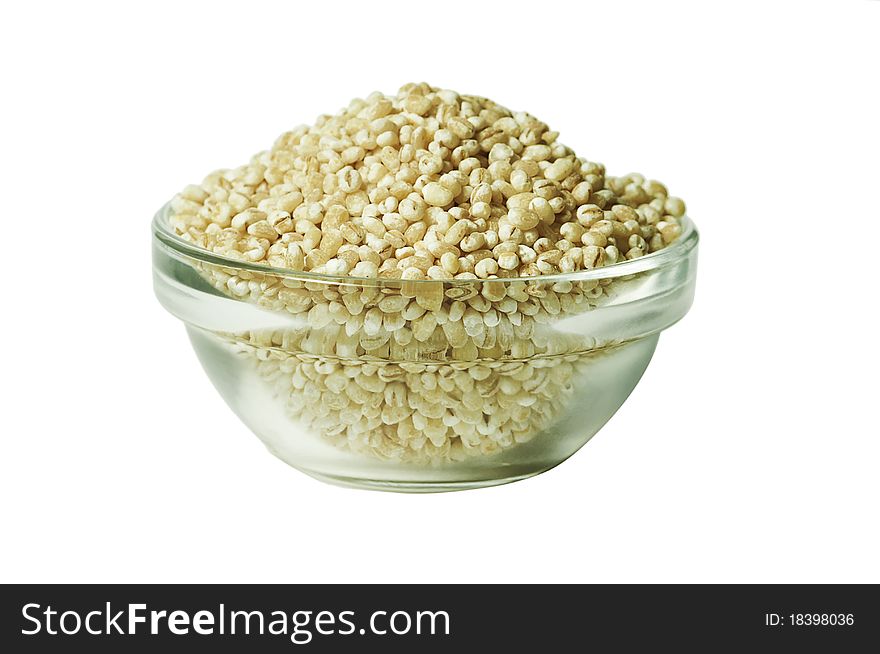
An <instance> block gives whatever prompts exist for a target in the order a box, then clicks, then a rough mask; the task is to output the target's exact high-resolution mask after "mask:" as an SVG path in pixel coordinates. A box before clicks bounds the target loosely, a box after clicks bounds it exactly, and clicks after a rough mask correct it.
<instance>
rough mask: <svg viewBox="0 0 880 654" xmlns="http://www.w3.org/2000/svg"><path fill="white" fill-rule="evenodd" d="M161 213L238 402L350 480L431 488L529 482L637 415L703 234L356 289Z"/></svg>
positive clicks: (262, 427)
mask: <svg viewBox="0 0 880 654" xmlns="http://www.w3.org/2000/svg"><path fill="white" fill-rule="evenodd" d="M169 216H170V208H169V207H168V206H167V205H166V206H165V207H164V208H163V209H162V210H160V211H159V213H158V214H156V217H155V219H154V220H153V229H152V231H153V239H152V241H153V280H154V287H155V292H156V296H157V297H158V298H159V301H160V302H161V303H162V305H163V306H164V307H165V308H166V309H167V310H168V311H170V312H171V313H172V314H173V315H175V316H177V317H178V318H180V319H181V320H182V321H183V323H184V325H185V326H186V330H187V332H188V334H189V338H190V341H191V342H192V345H193V348H194V349H195V351H196V354H197V355H198V358H199V360H200V361H201V363H202V366H203V367H204V369H205V372H206V373H207V374H208V377H209V378H210V379H211V381H212V382H213V384H214V386H215V387H216V388H217V390H218V391H219V393H220V394H221V395H222V396H223V399H224V400H225V401H226V402H227V403H228V404H229V406H230V407H231V408H232V410H233V411H234V412H235V413H236V414H237V415H238V416H239V418H241V420H242V421H243V422H244V423H245V424H246V425H247V426H248V427H249V428H250V429H251V430H252V431H253V432H254V433H255V434H256V435H257V436H258V437H259V438H260V439H261V440H262V441H263V442H264V443H265V444H266V446H267V447H268V448H269V450H270V451H271V452H272V453H273V454H275V455H276V456H277V457H279V458H280V459H282V460H283V461H285V462H286V463H288V464H290V465H291V466H293V467H295V468H297V469H299V470H301V471H303V472H305V473H307V474H309V475H311V476H313V477H316V478H318V479H321V480H324V481H328V482H331V483H334V484H340V485H346V486H354V487H360V488H372V489H381V490H393V491H410V492H419V491H422V492H431V491H450V490H463V489H468V488H479V487H483V486H492V485H496V484H503V483H507V482H512V481H517V480H520V479H524V478H526V477H531V476H532V475H536V474H538V473H541V472H543V471H545V470H548V469H550V468H552V467H554V466H555V465H557V464H559V463H561V462H562V461H564V460H565V459H567V458H568V457H569V456H571V455H572V454H574V453H575V452H576V451H577V450H578V449H579V448H580V447H581V446H582V445H584V443H586V442H587V441H588V440H590V438H591V437H592V436H593V435H594V434H595V433H596V432H597V431H598V430H599V429H600V428H601V427H602V425H604V424H605V423H606V422H607V421H608V419H609V418H610V417H611V416H612V415H614V412H615V411H617V409H618V408H619V407H620V405H621V404H623V402H624V400H625V399H626V398H627V397H628V396H629V394H630V392H631V391H632V390H633V388H634V387H635V385H636V384H637V383H638V381H639V379H640V378H641V376H642V373H643V372H644V371H645V368H646V367H647V365H648V363H649V362H650V360H651V356H652V354H653V352H654V348H655V347H656V345H657V339H658V338H659V336H660V332H661V331H662V330H663V329H665V328H666V327H669V326H670V325H672V324H673V323H675V322H676V321H678V320H679V319H680V318H681V317H682V316H683V315H684V314H685V313H686V312H687V310H688V309H689V308H690V305H691V302H692V301H693V294H694V283H695V275H696V263H697V242H698V234H697V231H696V229H695V228H694V225H693V223H691V221H690V220H689V219H687V218H683V219H682V227H683V229H682V234H681V236H680V237H679V238H678V240H676V241H675V242H674V243H672V244H671V245H670V246H668V247H667V248H665V249H663V250H660V251H658V252H655V253H653V254H649V255H646V256H644V257H640V258H637V259H634V260H632V261H626V262H623V263H618V264H614V265H611V266H606V267H602V268H595V269H591V270H582V271H578V272H574V273H564V274H557V275H545V276H541V277H520V278H505V279H489V280H452V281H434V280H413V281H406V280H397V279H358V278H353V277H334V276H330V275H323V274H315V273H306V272H294V271H291V270H286V269H279V268H271V267H269V266H265V265H260V264H249V263H246V262H242V261H236V260H233V259H228V258H224V257H221V256H217V255H215V254H213V253H211V252H209V251H207V250H204V249H202V248H200V247H198V246H195V245H193V244H191V243H189V242H187V241H185V240H183V239H182V238H180V237H179V236H177V235H176V234H175V233H174V231H173V229H172V227H171V225H170V223H169Z"/></svg>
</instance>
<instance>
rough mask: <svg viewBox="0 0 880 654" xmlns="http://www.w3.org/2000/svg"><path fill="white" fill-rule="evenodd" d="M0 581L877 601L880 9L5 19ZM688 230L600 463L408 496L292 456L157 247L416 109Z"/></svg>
mask: <svg viewBox="0 0 880 654" xmlns="http://www.w3.org/2000/svg"><path fill="white" fill-rule="evenodd" d="M0 13H2V16H0V60H2V62H3V63H2V67H3V68H2V80H3V83H2V89H3V91H2V93H3V101H2V105H0V107H2V108H0V111H2V122H0V130H2V134H0V165H2V170H0V173H2V180H3V182H2V189H3V191H2V218H0V223H2V234H3V237H2V244H3V263H4V265H3V268H4V270H5V274H4V277H3V284H2V288H3V295H2V297H3V310H2V311H3V317H2V329H3V334H2V338H3V344H4V347H3V354H2V359H0V361H2V380H3V386H4V388H3V392H2V398H3V400H2V402H3V404H2V411H3V413H2V415H3V422H2V424H3V426H2V455H0V467H2V470H0V525H2V527H0V530H2V532H3V535H2V537H0V548H2V557H0V580H2V581H4V582H12V581H20V582H23V581H28V582H49V581H91V582H160V581H180V582H199V581H203V582H204V581H210V582H221V581H227V582H245V581H248V582H343V581H358V582H368V581H386V582H395V581H403V582H431V581H444V582H464V581H473V582H490V581H496V582H514V581H528V582H538V581H547V582H551V581H553V582H569V581H570V582H660V581H667V582H670V581H671V582H710V581H724V582H786V581H787V582H866V581H872V582H880V557H878V556H877V552H878V551H880V528H878V515H877V514H878V510H877V505H878V497H880V481H878V461H880V440H878V436H880V428H878V406H880V403H878V384H877V367H878V364H880V357H878V344H877V343H878V335H880V328H878V327H880V325H878V319H877V311H876V306H877V298H878V295H880V294H878V292H877V276H878V275H877V252H878V228H880V200H878V195H880V188H878V182H880V165H878V156H880V127H878V121H880V102H878V96H877V88H878V75H880V38H878V35H880V2H870V1H868V0H862V1H857V0H853V1H848V2H826V3H820V2H815V3H814V2H760V3H754V4H750V3H743V2H727V3H715V2H711V3H710V2H701V3H693V4H679V3H672V2H652V3H650V4H648V3H633V2H614V3H610V2H601V3H585V2H577V3H575V2H552V1H548V0H542V1H541V2H527V3H515V2H503V3H489V2H484V3H479V2H473V1H471V2H453V1H451V0H446V1H444V2H430V3H418V2H400V3H395V2H363V3H357V4H356V5H355V4H354V3H352V5H351V6H350V7H348V6H345V5H343V4H342V3H339V2H314V3H293V2H287V3H282V2H276V3H271V2H256V1H250V2H247V3H243V2H210V3H209V2H204V3H200V2H173V3H167V4H164V3H158V2H150V3H141V4H140V5H139V6H137V7H134V6H132V5H131V3H107V4H105V5H98V4H95V3H57V4H54V5H52V4H45V3H38V2H27V3H25V2H19V3H6V4H4V6H3V9H2V10H0ZM422 80H425V81H429V82H430V83H431V84H434V85H437V86H443V87H448V88H454V89H456V90H459V91H462V92H472V93H477V94H480V95H484V96H487V97H490V98H493V99H495V100H497V101H498V102H500V103H502V104H504V105H506V106H508V107H511V108H512V109H518V110H527V111H530V112H531V113H533V114H535V115H537V116H538V117H539V118H541V119H543V120H545V121H546V122H548V123H549V124H550V125H551V126H552V127H554V128H555V129H558V130H560V131H561V133H562V137H561V140H562V141H563V142H565V143H567V144H569V145H571V146H572V147H574V148H575V149H577V150H578V152H579V153H581V154H582V155H584V156H587V157H589V158H591V159H593V160H598V161H602V162H604V163H605V164H606V165H607V166H608V169H609V171H610V172H611V173H616V174H622V173H625V172H629V171H631V170H638V171H640V172H643V173H645V174H647V175H648V176H650V177H654V178H657V179H660V180H662V181H664V182H665V183H667V185H668V186H669V187H670V189H671V191H672V192H673V193H675V194H677V195H681V196H682V197H684V198H685V199H686V201H687V203H688V206H689V213H690V215H691V216H692V217H693V218H694V220H695V221H696V222H697V224H698V226H699V227H700V228H701V231H702V237H703V240H702V244H701V255H700V271H699V275H698V284H697V298H696V302H695V304H694V307H693V309H692V311H691V312H690V314H688V315H687V316H686V317H685V319H684V320H683V321H682V322H681V323H679V324H678V325H676V326H674V327H673V328H672V329H670V330H669V331H668V332H667V333H666V334H665V335H664V336H663V338H662V339H661V341H660V346H659V348H658V350H657V354H656V356H655V359H654V361H653V363H652V364H651V366H650V367H649V369H648V371H647V373H646V374H645V377H644V379H643V381H642V382H641V384H640V385H639V386H638V388H637V389H636V390H635V392H634V393H633V395H632V396H631V398H630V399H629V401H628V402H627V403H626V404H625V405H624V406H623V408H622V409H621V410H620V411H619V413H618V414H617V415H616V416H615V417H614V418H613V419H612V420H611V422H609V423H608V425H607V426H606V427H605V428H604V429H603V430H602V431H601V432H600V433H599V434H598V435H597V436H596V437H595V439H593V441H591V442H590V443H589V444H588V445H587V446H586V447H584V449H583V450H581V451H580V452H579V453H578V454H576V455H575V456H574V457H573V458H572V459H570V460H569V461H568V462H566V463H564V464H563V465H561V466H560V467H558V468H557V469H555V470H553V471H551V472H549V473H547V474H544V475H541V476H539V477H537V478H535V479H532V480H529V481H525V482H521V483H517V484H513V485H509V486H504V487H498V488H493V489H488V490H482V491H471V492H466V493H452V494H441V495H433V496H408V495H396V494H383V493H375V492H364V491H353V490H344V489H340V488H335V487H332V486H327V485H323V484H320V483H319V482H317V481H313V480H312V479H310V478H309V477H306V476H304V475H302V474H300V473H298V472H296V471H294V470H293V469H291V468H288V467H287V466H286V465H285V464H283V463H282V462H281V461H279V460H276V459H275V458H273V457H272V456H270V455H269V454H268V453H267V452H266V451H265V449H264V448H263V446H262V445H261V444H260V442H259V441H258V439H257V438H255V437H254V436H253V435H252V434H250V433H249V432H248V430H247V429H246V428H245V427H244V426H243V425H242V424H240V423H239V422H238V420H237V419H236V418H235V417H234V416H233V414H232V413H231V412H230V410H229V409H228V408H227V407H226V405H225V404H224V403H223V401H222V400H221V399H220V398H219V396H218V395H216V393H215V392H214V390H213V388H212V387H211V385H210V384H209V382H208V380H207V378H206V377H205V376H204V374H203V373H202V371H201V369H200V367H199V365H198V363H197V361H196V358H195V355H194V354H193V353H192V351H191V350H190V347H189V344H188V342H187V339H186V335H185V333H184V330H183V326H182V325H181V324H180V323H179V322H177V321H176V319H174V318H173V317H172V316H171V315H169V314H167V313H166V312H165V311H164V310H163V309H162V308H161V307H160V306H159V304H158V302H157V301H156V300H155V298H154V297H153V295H152V289H151V273H150V247H149V222H150V219H151V218H152V215H153V213H154V211H155V210H156V209H158V208H159V207H160V206H161V205H162V204H163V203H164V202H165V201H166V200H167V199H168V198H169V197H170V196H171V195H172V194H173V193H175V192H176V191H177V190H178V189H179V188H181V187H182V186H184V185H185V184H187V183H189V182H197V181H199V180H200V179H201V178H202V177H203V175H204V174H205V173H207V172H209V171H211V170H213V169H214V168H218V167H224V166H235V165H238V164H240V163H244V162H245V161H246V160H247V158H248V157H249V156H250V155H251V154H252V153H253V152H256V151H258V150H262V149H265V148H267V147H268V146H270V145H271V143H272V141H273V140H274V138H275V136H276V135H277V134H279V133H281V132H282V131H284V130H286V129H289V128H291V127H293V126H295V125H297V124H299V123H303V122H311V121H313V120H314V118H315V117H316V116H317V115H318V114H319V113H324V112H335V111H336V110H338V109H339V108H341V107H342V106H344V105H345V104H347V102H348V101H349V100H350V99H351V98H352V97H355V96H365V95H366V94H368V93H369V92H371V91H373V90H382V91H385V92H387V93H392V92H394V91H396V89H397V88H398V87H399V86H400V85H401V84H403V83H405V82H408V81H422Z"/></svg>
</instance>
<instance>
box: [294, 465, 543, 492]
mask: <svg viewBox="0 0 880 654" xmlns="http://www.w3.org/2000/svg"><path fill="white" fill-rule="evenodd" d="M297 470H299V471H301V472H304V473H306V474H307V475H309V476H310V477H313V478H315V479H317V480H318V481H323V482H325V483H327V484H332V485H334V486H341V487H343V488H357V489H360V490H374V491H385V492H391V493H451V492H454V491H463V490H473V489H477V488H489V487H490V486H501V485H502V484H511V483H513V482H515V481H521V480H523V479H528V478H529V477H534V476H535V475H539V474H541V473H542V472H545V470H536V471H535V472H529V473H526V474H521V475H514V476H511V477H500V478H498V479H480V480H467V481H383V480H375V479H360V478H356V477H344V476H341V475H328V474H324V473H320V472H314V471H312V470H306V469H304V468H297Z"/></svg>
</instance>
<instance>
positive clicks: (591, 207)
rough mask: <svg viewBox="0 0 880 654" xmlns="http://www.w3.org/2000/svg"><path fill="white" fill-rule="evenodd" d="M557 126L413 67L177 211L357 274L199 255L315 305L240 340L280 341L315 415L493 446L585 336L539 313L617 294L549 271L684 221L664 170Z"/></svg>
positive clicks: (226, 238) (618, 251)
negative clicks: (561, 133) (277, 272)
mask: <svg viewBox="0 0 880 654" xmlns="http://www.w3.org/2000/svg"><path fill="white" fill-rule="evenodd" d="M557 136H558V134H557V132H554V131H552V130H550V128H549V127H548V126H547V125H546V124H545V123H543V122H541V121H539V120H538V119H536V118H535V117H533V116H531V115H530V114H527V113H521V112H520V113H514V112H511V111H508V110H507V109H505V108H504V107H501V106H499V105H497V104H496V103H494V102H492V101H491V100H487V99H485V98H480V97H477V96H470V95H461V94H458V93H456V92H454V91H449V90H441V89H436V88H433V87H430V86H428V85H426V84H408V85H406V86H404V87H402V88H401V89H400V91H399V93H398V94H397V96H395V97H387V96H385V95H382V94H379V93H374V94H372V95H371V96H369V97H368V98H367V99H365V100H361V99H358V100H354V101H352V102H351V104H350V105H349V106H348V107H347V108H346V109H345V110H343V111H342V112H340V113H339V114H337V115H335V116H329V115H325V116H321V117H319V118H318V120H317V121H316V123H315V124H314V125H313V126H310V127H308V126H303V127H299V128H297V129H295V130H293V131H291V132H287V133H285V134H283V135H282V136H281V137H280V138H279V139H278V140H277V141H276V143H275V145H274V146H273V148H272V149H271V150H269V151H267V152H262V153H260V154H258V155H256V156H254V157H253V158H252V160H251V161H250V163H248V164H247V165H245V166H242V167H240V168H236V169H233V170H223V171H218V172H215V173H213V174H211V175H209V176H208V177H207V178H206V179H205V180H204V181H203V182H202V184H201V185H198V186H189V187H187V188H186V189H184V191H182V192H181V193H180V194H179V195H178V196H177V197H175V198H174V200H173V201H172V216H171V219H170V220H171V225H172V226H173V228H174V229H175V230H176V231H177V233H178V234H179V235H180V236H181V237H183V238H184V239H186V240H188V241H190V242H192V243H194V244H196V245H198V246H200V247H202V248H205V249H206V250H209V251H211V252H213V253H215V254H218V255H221V256H223V257H225V258H227V259H231V260H233V261H243V262H249V263H253V264H265V265H267V266H272V267H274V268H281V269H285V270H289V271H303V272H306V273H318V274H323V275H331V276H335V277H346V278H358V279H360V280H362V282H359V283H353V284H350V285H345V284H343V285H339V284H327V283H322V282H321V281H309V278H308V275H305V276H303V278H302V280H301V281H296V280H291V279H287V280H285V281H283V282H282V281H281V279H280V278H278V277H275V276H273V275H272V274H270V273H269V272H268V271H267V274H266V275H265V276H264V275H261V274H260V273H255V272H253V271H250V272H244V271H237V270H235V269H234V268H231V267H230V268H220V267H211V268H209V269H206V270H205V271H204V272H205V275H206V277H207V278H208V279H210V280H211V282H212V283H213V284H214V285H215V286H217V288H219V289H221V290H222V291H223V292H224V293H226V294H229V295H231V296H233V297H236V298H241V299H246V300H249V301H253V302H256V303H258V304H260V305H261V306H264V307H267V308H271V309H275V310H286V311H289V312H290V313H293V314H303V315H304V316H306V317H307V322H306V323H305V324H304V325H302V327H299V328H291V329H290V330H283V331H279V332H273V333H271V334H266V333H261V334H257V333H247V334H237V335H235V337H234V338H235V340H237V342H238V343H239V345H240V346H241V347H242V348H244V349H245V351H251V352H255V353H257V354H259V352H260V348H264V349H265V348H268V350H266V351H268V352H269V354H266V353H265V352H263V354H261V355H260V357H259V358H260V360H261V363H260V364H259V365H260V366H261V369H263V371H264V373H265V374H266V375H267V377H269V378H272V379H273V380H275V381H276V383H278V384H279V387H278V392H279V393H282V394H284V393H286V394H288V395H289V396H290V397H289V398H288V399H289V404H291V412H292V413H294V414H296V415H297V416H298V417H299V419H300V420H306V421H308V422H310V423H311V425H312V427H314V428H315V429H317V430H318V431H320V432H321V433H322V434H323V435H324V436H326V437H329V438H331V439H333V440H334V441H336V442H338V443H339V444H341V445H344V446H345V447H348V448H352V449H355V450H358V451H367V452H370V453H372V454H377V455H379V456H382V457H385V458H394V459H398V458H399V459H408V460H435V459H446V458H461V457H464V456H469V455H473V454H491V453H494V452H496V451H498V450H499V449H503V448H504V447H507V446H509V445H512V444H514V443H515V442H521V441H524V440H528V439H529V438H531V437H532V436H533V435H534V434H535V433H536V432H537V431H538V430H539V429H540V428H542V426H543V425H545V424H546V423H547V422H548V421H549V420H550V419H551V418H552V416H553V414H554V412H555V407H556V406H557V405H558V404H559V401H560V396H561V395H564V392H565V389H566V387H567V385H568V380H569V378H570V377H571V374H572V372H571V370H570V368H571V365H569V363H565V362H559V363H565V366H568V368H566V367H565V366H561V367H560V369H559V370H556V371H554V370H553V368H554V366H553V365H550V364H548V363H547V362H546V361H544V360H542V357H547V356H556V355H561V354H564V353H565V352H582V351H583V350H584V349H589V348H585V347H584V346H583V344H580V345H578V344H572V343H571V342H569V341H570V340H571V339H570V338H567V337H566V338H564V337H562V336H561V335H556V336H554V335H553V333H552V330H543V331H542V330H540V329H536V324H537V325H541V324H546V323H550V322H552V320H553V319H554V317H555V316H557V315H559V314H567V313H576V312H580V311H585V310H588V309H589V308H590V307H592V306H595V305H596V304H597V303H599V302H600V300H601V298H602V296H603V294H605V293H608V292H609V291H610V289H609V287H608V285H607V284H606V283H605V282H606V281H607V280H602V281H599V280H592V281H578V280H576V279H562V280H556V281H554V282H553V283H543V282H541V277H543V276H547V275H557V274H560V273H573V272H575V271H578V270H583V269H590V268H596V267H601V266H607V265H611V264H614V263H617V262H619V261H623V260H626V259H634V258H637V257H641V256H643V255H645V254H648V253H651V252H654V251H657V250H660V249H662V248H663V247H665V246H667V245H668V244H669V243H671V242H673V241H674V240H676V239H677V238H678V236H679V235H680V234H681V229H682V228H681V224H680V218H681V217H682V216H683V215H684V211H685V207H684V203H683V202H682V201H681V200H680V199H678V198H675V197H671V196H669V195H668V193H667V190H666V188H665V187H664V186H663V185H662V184H661V183H659V182H657V181H653V180H646V179H645V178H644V177H642V176H641V175H637V174H630V175H625V176H622V177H610V176H607V175H606V174H605V169H604V166H602V165H601V164H599V163H595V162H591V161H588V160H586V159H584V158H581V157H578V156H577V155H576V154H575V153H574V151H573V150H572V149H570V148H568V147H567V146H565V145H563V144H561V143H559V142H558V140H557ZM512 278H517V279H515V280H514V279H512ZM370 280H373V282H370ZM474 280H487V281H485V282H482V283H481V282H479V281H474ZM493 280H497V282H495V281H493ZM539 332H542V333H539ZM267 361H268V362H269V363H270V364H271V366H275V368H273V369H272V370H269V371H268V372H267V371H266V368H267V367H271V366H267ZM272 362H275V363H272ZM435 362H436V363H435ZM551 362H552V360H551ZM276 364H277V365H276ZM453 364H454V366H453ZM450 366H453V367H450ZM557 367H558V366H557ZM281 373H283V374H281ZM462 375H464V377H466V378H467V379H463V378H462ZM279 379H281V380H283V381H281V382H279V381H278V380H279ZM475 397H476V398H478V399H474V398H475Z"/></svg>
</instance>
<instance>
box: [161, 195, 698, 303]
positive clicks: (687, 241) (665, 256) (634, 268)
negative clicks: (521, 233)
mask: <svg viewBox="0 0 880 654" xmlns="http://www.w3.org/2000/svg"><path fill="white" fill-rule="evenodd" d="M170 215H171V202H167V203H166V204H165V205H164V206H163V207H162V208H161V209H159V211H157V212H156V215H155V216H154V217H153V221H152V233H153V239H154V240H157V241H159V242H160V243H162V244H163V245H164V246H166V247H168V248H170V249H172V250H174V251H175V252H177V253H178V254H180V255H184V256H186V257H190V258H192V259H196V260H198V261H200V262H202V263H206V264H210V265H214V266H219V267H222V268H231V269H236V270H244V271H248V272H251V273H258V274H261V275H271V276H275V277H283V278H287V279H297V280H303V281H314V282H323V283H332V284H361V283H365V282H369V283H380V284H381V283H383V282H387V283H389V284H391V283H394V284H400V283H401V282H404V281H405V282H407V283H408V284H409V283H412V284H436V283H438V282H440V283H443V284H452V285H456V286H459V285H471V284H485V283H487V282H495V283H497V282H502V283H505V284H510V283H513V282H525V283H535V282H542V283H556V282H562V281H568V282H581V281H590V280H599V279H609V278H615V277H625V276H628V275H635V274H637V273H643V272H648V271H652V270H657V269H659V268H664V267H666V266H669V265H673V264H675V263H678V262H680V261H682V260H683V259H685V258H686V257H687V256H688V255H689V254H690V252H691V251H692V250H693V249H694V248H695V247H696V246H697V244H698V243H699V240H700V234H699V232H698V231H697V227H696V225H695V224H694V222H693V221H692V220H691V219H690V217H689V216H687V215H685V216H683V217H682V218H681V219H680V220H681V225H682V233H681V235H680V236H679V237H678V239H676V241H675V242H674V243H672V245H669V246H668V247H665V248H663V249H662V250H658V251H657V252H652V253H650V254H646V255H645V256H643V257H638V258H636V259H632V260H629V261H622V262H619V263H615V264H612V265H610V266H601V267H599V268H589V269H584V270H576V271H574V272H570V273H555V274H552V275H534V276H529V277H497V278H489V279H412V280H402V279H399V278H393V279H392V278H388V279H386V278H382V277H353V276H351V275H328V274H326V273H315V272H308V271H304V270H291V269H290V268H277V267H275V266H269V265H267V264H261V263H251V262H248V261H240V260H238V259H231V258H229V257H225V256H223V255H220V254H215V253H214V252H210V251H209V250H205V249H204V248H202V247H199V246H198V245H195V244H193V243H190V242H189V241H186V240H184V239H183V238H182V237H180V236H179V235H178V234H177V233H175V232H174V230H173V229H172V227H171V225H170V223H169V221H168V218H169V216H170Z"/></svg>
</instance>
